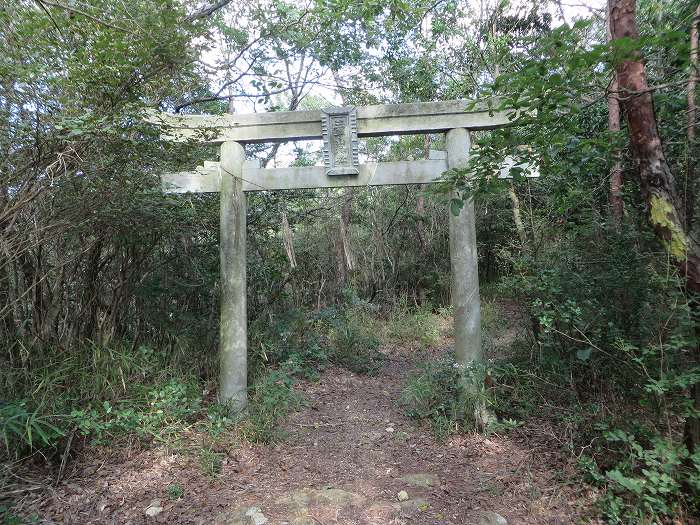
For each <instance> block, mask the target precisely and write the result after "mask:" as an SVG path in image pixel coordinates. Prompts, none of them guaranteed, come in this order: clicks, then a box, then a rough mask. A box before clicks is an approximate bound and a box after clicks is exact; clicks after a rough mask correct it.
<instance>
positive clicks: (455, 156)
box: [446, 128, 482, 372]
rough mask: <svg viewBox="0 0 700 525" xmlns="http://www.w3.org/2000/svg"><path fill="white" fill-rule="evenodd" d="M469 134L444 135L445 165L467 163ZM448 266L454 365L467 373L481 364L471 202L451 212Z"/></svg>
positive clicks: (452, 166)
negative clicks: (455, 359) (455, 212)
mask: <svg viewBox="0 0 700 525" xmlns="http://www.w3.org/2000/svg"><path fill="white" fill-rule="evenodd" d="M469 147H470V140H469V131H468V130H467V129H465V128H455V129H451V130H450V131H448V132H447V136H446V149H447V165H448V167H449V168H450V169H461V168H465V167H466V166H467V163H468V162H469ZM455 197H459V196H457V195H455ZM450 266H451V271H452V306H453V308H454V332H455V353H456V357H457V363H458V364H459V365H460V366H461V367H462V371H463V372H464V371H466V370H467V368H468V367H469V365H470V364H472V363H474V364H476V363H478V362H480V361H481V358H482V353H481V303H480V299H479V268H478V262H477V251H476V225H475V217H474V201H473V200H472V198H471V197H470V198H468V199H467V200H465V201H464V206H463V207H462V209H461V211H460V213H459V215H456V216H455V215H453V214H452V213H451V212H450Z"/></svg>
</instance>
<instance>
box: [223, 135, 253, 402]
mask: <svg viewBox="0 0 700 525" xmlns="http://www.w3.org/2000/svg"><path fill="white" fill-rule="evenodd" d="M244 162H245V150H244V148H243V146H242V145H241V144H239V143H238V142H224V143H223V144H221V160H220V163H219V170H220V176H221V182H220V184H221V186H220V198H221V203H220V211H221V214H220V240H219V251H220V258H221V270H220V271H221V321H220V326H219V367H220V368H219V402H221V403H225V404H228V405H229V406H230V408H231V411H232V412H240V411H242V410H244V409H245V408H246V406H247V404H248V363H247V361H248V323H247V311H246V310H247V305H246V202H245V193H243V163H244Z"/></svg>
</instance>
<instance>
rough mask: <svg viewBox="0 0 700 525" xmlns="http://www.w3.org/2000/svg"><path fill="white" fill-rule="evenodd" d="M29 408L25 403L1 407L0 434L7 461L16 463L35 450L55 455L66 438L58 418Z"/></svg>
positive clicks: (23, 401) (17, 402)
mask: <svg viewBox="0 0 700 525" xmlns="http://www.w3.org/2000/svg"><path fill="white" fill-rule="evenodd" d="M28 405H29V402H28V401H27V400H20V401H16V402H9V403H5V404H0V432H1V433H2V440H3V443H4V445H5V451H6V453H7V455H8V457H12V456H14V457H15V459H17V458H19V457H21V456H22V455H23V454H25V453H29V452H32V451H33V450H36V449H39V450H42V449H43V450H46V451H54V450H55V449H56V448H57V447H58V444H59V441H60V440H61V438H63V436H64V435H65V432H64V430H62V429H61V428H60V427H59V426H58V425H60V424H61V422H60V421H59V419H58V417H57V416H52V415H46V414H43V413H42V411H41V409H40V408H36V409H33V410H32V409H29V408H28Z"/></svg>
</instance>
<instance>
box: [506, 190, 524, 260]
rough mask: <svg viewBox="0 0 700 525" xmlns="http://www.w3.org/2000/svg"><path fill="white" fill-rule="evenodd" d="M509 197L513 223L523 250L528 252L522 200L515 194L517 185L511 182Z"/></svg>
mask: <svg viewBox="0 0 700 525" xmlns="http://www.w3.org/2000/svg"><path fill="white" fill-rule="evenodd" d="M508 196H509V197H510V202H511V204H512V205H513V222H514V223H515V229H516V230H518V237H520V245H521V248H522V249H523V251H524V250H527V247H528V246H527V233H526V232H525V225H524V224H523V218H522V215H521V214H520V199H519V198H518V194H517V193H515V183H514V182H513V181H512V180H511V181H510V185H509V186H508Z"/></svg>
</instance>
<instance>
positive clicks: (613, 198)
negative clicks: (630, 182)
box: [607, 0, 624, 226]
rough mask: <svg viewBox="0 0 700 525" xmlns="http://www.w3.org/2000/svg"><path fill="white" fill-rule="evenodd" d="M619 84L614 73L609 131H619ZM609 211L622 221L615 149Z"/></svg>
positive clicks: (619, 167)
mask: <svg viewBox="0 0 700 525" xmlns="http://www.w3.org/2000/svg"><path fill="white" fill-rule="evenodd" d="M614 2H615V0H608V21H607V32H608V41H611V40H612V38H613V37H612V30H611V22H610V11H611V9H612V4H613V3H614ZM618 90H619V84H618V81H617V75H615V76H614V77H613V79H612V82H611V83H610V92H609V93H608V131H610V133H618V132H619V131H620V100H619V99H618ZM608 200H609V202H610V211H611V212H612V217H613V221H614V222H615V225H618V226H619V224H620V223H621V222H622V215H623V213H624V204H623V201H622V163H621V162H620V152H619V151H618V150H617V149H616V150H615V151H613V165H612V167H611V168H610V197H609V199H608Z"/></svg>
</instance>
